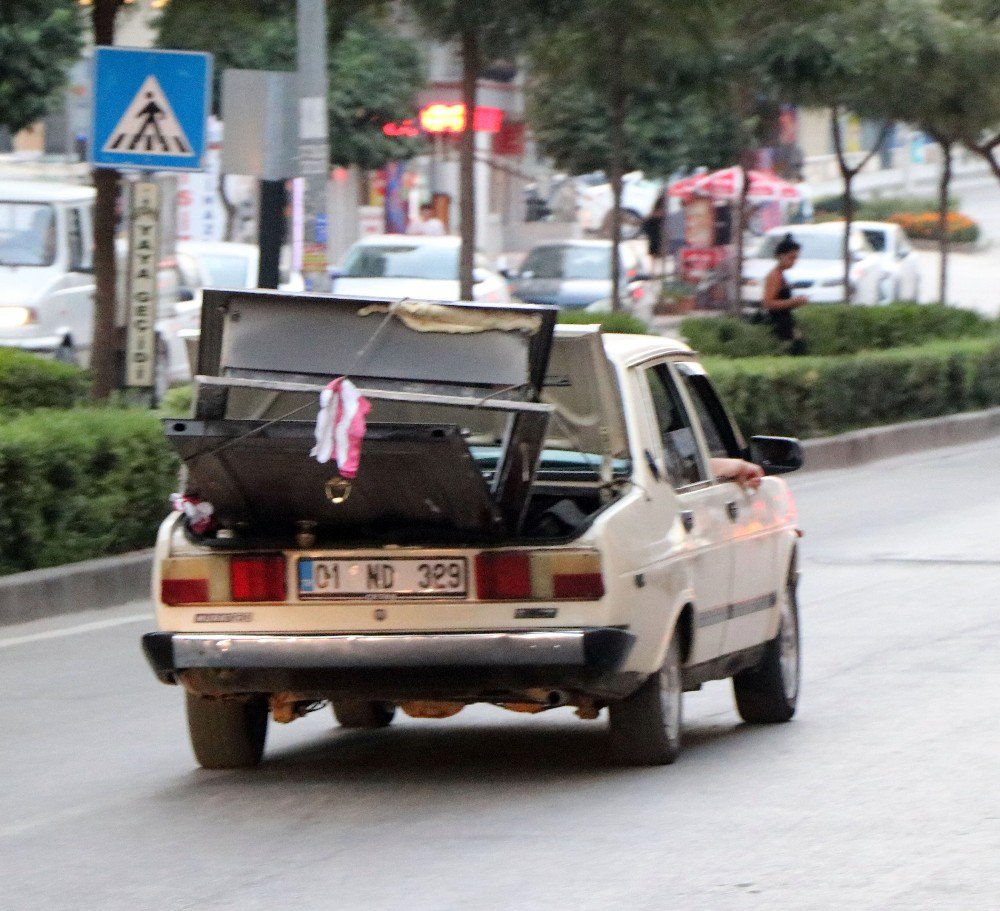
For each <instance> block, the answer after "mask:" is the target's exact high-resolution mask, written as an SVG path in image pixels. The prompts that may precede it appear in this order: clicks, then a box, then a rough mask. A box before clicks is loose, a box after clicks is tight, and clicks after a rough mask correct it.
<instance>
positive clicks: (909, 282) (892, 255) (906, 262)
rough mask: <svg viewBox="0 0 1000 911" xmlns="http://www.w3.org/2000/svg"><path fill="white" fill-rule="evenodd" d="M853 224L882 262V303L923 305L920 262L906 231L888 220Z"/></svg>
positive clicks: (880, 296) (880, 295)
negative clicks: (902, 302) (897, 302)
mask: <svg viewBox="0 0 1000 911" xmlns="http://www.w3.org/2000/svg"><path fill="white" fill-rule="evenodd" d="M835 224H843V222H835ZM852 224H854V225H855V226H856V227H857V228H858V229H859V230H860V231H861V233H862V234H864V235H865V240H867V241H868V243H869V245H870V246H871V248H872V249H873V250H874V251H875V252H876V253H877V254H878V255H879V259H880V260H881V266H882V285H881V288H880V289H879V290H880V294H879V298H880V300H881V301H882V302H883V303H887V304H888V303H892V302H893V301H897V300H902V301H917V302H919V301H920V263H919V258H918V256H917V253H916V251H915V250H914V249H913V247H912V246H910V239H909V238H908V237H907V236H906V232H905V231H904V230H903V229H902V228H901V227H900V226H899V225H894V224H893V223H892V222H888V221H855V222H853V223H852Z"/></svg>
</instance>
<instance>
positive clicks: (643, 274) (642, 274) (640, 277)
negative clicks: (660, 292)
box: [632, 272, 653, 282]
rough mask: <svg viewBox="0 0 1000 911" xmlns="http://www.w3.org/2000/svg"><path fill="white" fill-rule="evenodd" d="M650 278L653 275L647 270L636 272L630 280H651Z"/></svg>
mask: <svg viewBox="0 0 1000 911" xmlns="http://www.w3.org/2000/svg"><path fill="white" fill-rule="evenodd" d="M652 280H653V276H652V275H650V274H649V273H648V272H637V273H636V274H635V276H634V277H633V278H632V281H634V282H651V281H652Z"/></svg>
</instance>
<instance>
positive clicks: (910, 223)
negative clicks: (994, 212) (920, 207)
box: [885, 212, 979, 244]
mask: <svg viewBox="0 0 1000 911" xmlns="http://www.w3.org/2000/svg"><path fill="white" fill-rule="evenodd" d="M885 220H886V221H891V222H893V223H895V224H897V225H899V226H900V227H901V228H902V229H903V230H904V231H905V232H906V233H907V234H908V235H909V236H910V237H911V238H912V239H914V240H940V239H941V230H940V221H941V220H940V218H939V217H938V213H937V212H921V213H919V214H909V213H906V212H897V213H894V214H892V215H890V216H888V217H887V218H886V219H885ZM945 231H946V232H947V234H948V240H949V241H952V242H954V243H967V244H973V243H975V242H976V241H977V240H979V225H978V224H977V223H976V222H974V221H973V220H972V219H971V218H969V217H968V216H967V215H962V214H961V213H960V212H949V213H948V219H947V221H946V222H945Z"/></svg>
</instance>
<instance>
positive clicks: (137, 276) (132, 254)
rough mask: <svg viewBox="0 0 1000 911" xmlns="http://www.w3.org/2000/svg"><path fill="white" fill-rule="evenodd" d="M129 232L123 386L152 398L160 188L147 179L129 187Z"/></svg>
mask: <svg viewBox="0 0 1000 911" xmlns="http://www.w3.org/2000/svg"><path fill="white" fill-rule="evenodd" d="M130 208H131V211H130V213H129V229H128V277H127V281H128V297H127V300H128V313H127V316H126V319H127V324H126V329H127V339H128V341H127V345H126V350H125V385H126V386H128V387H129V388H132V389H139V390H145V391H146V393H145V394H144V395H143V396H142V397H143V398H153V397H155V390H154V386H155V381H156V328H155V322H156V304H157V281H156V278H157V271H158V264H159V259H160V237H159V234H160V188H159V186H157V184H155V183H153V181H152V180H149V179H148V178H146V179H143V180H141V181H139V182H138V183H135V184H133V185H132V204H131V207H130Z"/></svg>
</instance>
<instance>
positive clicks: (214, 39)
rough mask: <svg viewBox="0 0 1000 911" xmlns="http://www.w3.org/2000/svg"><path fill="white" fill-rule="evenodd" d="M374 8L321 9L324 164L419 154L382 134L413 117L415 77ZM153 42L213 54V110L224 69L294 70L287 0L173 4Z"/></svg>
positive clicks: (366, 2) (356, 1) (349, 2)
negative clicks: (324, 21) (325, 43)
mask: <svg viewBox="0 0 1000 911" xmlns="http://www.w3.org/2000/svg"><path fill="white" fill-rule="evenodd" d="M378 7H379V4H377V3H373V2H371V0H338V2H334V0H331V2H329V3H328V4H327V8H328V36H329V52H328V71H329V76H330V78H329V92H328V107H329V127H330V161H331V163H332V164H338V165H359V166H361V167H363V168H369V169H373V168H380V167H382V166H383V165H384V164H385V163H386V162H388V161H391V160H394V159H403V158H409V157H412V156H413V155H414V154H416V153H417V152H418V151H419V150H420V149H421V147H422V146H421V143H420V141H419V140H414V139H409V138H405V137H389V136H386V135H385V134H384V133H383V132H382V127H383V126H384V125H385V124H386V123H390V122H393V121H397V120H403V119H406V118H408V117H412V116H413V115H414V113H415V108H416V95H417V92H418V91H419V89H420V88H421V87H422V85H423V76H422V71H421V66H420V58H419V55H418V53H417V50H416V48H415V46H414V45H413V43H412V42H411V41H408V40H407V39H406V38H403V37H402V36H400V35H399V34H398V33H397V32H396V31H395V30H394V29H393V28H392V27H391V24H390V23H388V22H387V20H386V18H385V17H384V16H383V15H380V14H379V9H378ZM157 43H158V44H159V46H160V47H171V48H179V49H182V50H198V51H207V52H208V53H211V54H213V55H214V57H215V76H214V78H215V92H214V98H215V107H216V110H218V105H219V87H220V83H221V77H222V72H223V71H224V70H226V69H229V68H236V69H265V70H293V69H295V66H296V39H295V0H173V2H172V3H170V4H169V5H168V6H167V7H166V8H165V10H164V13H163V15H162V16H161V17H160V20H159V37H158V41H157Z"/></svg>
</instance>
